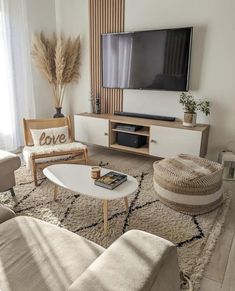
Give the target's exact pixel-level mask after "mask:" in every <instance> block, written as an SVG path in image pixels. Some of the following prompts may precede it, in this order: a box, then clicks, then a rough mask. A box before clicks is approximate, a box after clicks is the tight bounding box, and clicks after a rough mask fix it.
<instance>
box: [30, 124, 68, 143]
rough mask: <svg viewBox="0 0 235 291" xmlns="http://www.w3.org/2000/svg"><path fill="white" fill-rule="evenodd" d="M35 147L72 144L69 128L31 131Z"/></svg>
mask: <svg viewBox="0 0 235 291" xmlns="http://www.w3.org/2000/svg"><path fill="white" fill-rule="evenodd" d="M30 132H31V134H32V138H33V143H34V145H35V146H45V145H47V146H49V145H56V144H65V143H68V142H70V140H69V132H68V126H61V127H54V128H45V129H31V130H30Z"/></svg>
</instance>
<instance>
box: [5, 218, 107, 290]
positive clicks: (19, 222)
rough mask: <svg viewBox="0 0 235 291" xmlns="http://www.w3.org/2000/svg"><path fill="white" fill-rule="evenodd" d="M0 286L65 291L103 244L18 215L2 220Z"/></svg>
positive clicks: (14, 288)
mask: <svg viewBox="0 0 235 291" xmlns="http://www.w3.org/2000/svg"><path fill="white" fill-rule="evenodd" d="M0 233H1V236H0V257H1V263H0V290H4V291H26V290H28V291H64V290H68V288H69V286H70V285H71V284H72V282H74V281H75V280H76V279H77V278H78V277H79V276H80V275H81V274H82V273H83V272H84V271H85V270H86V269H87V267H88V266H89V265H90V264H91V263H92V262H93V261H94V260H95V259H96V258H97V257H98V256H99V255H100V254H102V253H103V251H104V248H102V247H101V246H99V245H97V244H95V243H93V242H91V241H88V240H87V239H85V238H83V237H81V236H79V235H77V234H74V233H72V232H70V231H68V230H66V229H62V228H59V227H57V226H55V225H51V224H49V223H46V222H43V221H40V220H38V219H34V218H31V217H24V216H19V217H16V218H13V219H10V220H8V221H6V222H4V223H2V224H0Z"/></svg>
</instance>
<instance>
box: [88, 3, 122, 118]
mask: <svg viewBox="0 0 235 291" xmlns="http://www.w3.org/2000/svg"><path fill="white" fill-rule="evenodd" d="M124 1H125V0H89V14H90V15H89V16H90V74H91V91H92V94H93V96H95V97H96V96H98V97H99V98H100V101H101V113H113V112H114V111H122V110H123V90H122V89H108V88H102V71H101V70H102V64H101V41H100V35H101V34H102V33H109V32H122V31H123V30H124Z"/></svg>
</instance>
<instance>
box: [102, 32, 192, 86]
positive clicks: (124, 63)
mask: <svg viewBox="0 0 235 291" xmlns="http://www.w3.org/2000/svg"><path fill="white" fill-rule="evenodd" d="M192 32H193V28H192V27H185V28H174V29H161V30H150V31H137V32H128V33H107V34H102V36H101V42H102V85H103V87H105V88H123V89H145V90H167V91H187V90H188V85H189V69H190V56H191V43H192Z"/></svg>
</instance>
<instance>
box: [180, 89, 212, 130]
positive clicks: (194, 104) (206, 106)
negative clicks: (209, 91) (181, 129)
mask: <svg viewBox="0 0 235 291" xmlns="http://www.w3.org/2000/svg"><path fill="white" fill-rule="evenodd" d="M179 103H180V104H182V105H183V109H184V120H183V125H184V126H195V125H196V119H197V113H196V112H197V111H201V112H202V113H204V114H205V115H206V116H207V115H209V114H210V102H209V101H208V100H206V99H203V100H202V99H201V100H195V98H194V96H193V95H192V94H191V93H187V94H186V93H185V92H182V93H181V94H180V100H179Z"/></svg>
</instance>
